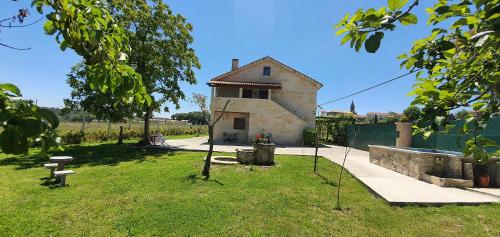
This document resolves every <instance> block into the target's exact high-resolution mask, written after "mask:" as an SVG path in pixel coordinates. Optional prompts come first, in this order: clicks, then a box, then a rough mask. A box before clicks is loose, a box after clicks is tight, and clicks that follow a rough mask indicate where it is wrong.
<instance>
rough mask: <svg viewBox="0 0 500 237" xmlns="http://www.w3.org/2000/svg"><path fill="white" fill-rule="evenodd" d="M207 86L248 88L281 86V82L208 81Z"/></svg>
mask: <svg viewBox="0 0 500 237" xmlns="http://www.w3.org/2000/svg"><path fill="white" fill-rule="evenodd" d="M207 84H208V85H209V86H219V87H223V86H226V87H233V86H234V87H236V86H242V87H249V88H269V89H270V88H281V83H263V82H234V81H209V82H208V83H207Z"/></svg>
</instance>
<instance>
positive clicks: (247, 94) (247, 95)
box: [243, 89, 252, 98]
mask: <svg viewBox="0 0 500 237" xmlns="http://www.w3.org/2000/svg"><path fill="white" fill-rule="evenodd" d="M243 98H252V89H243Z"/></svg>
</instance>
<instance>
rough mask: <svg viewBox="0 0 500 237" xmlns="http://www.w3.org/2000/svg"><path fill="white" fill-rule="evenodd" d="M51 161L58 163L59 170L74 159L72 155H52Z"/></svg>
mask: <svg viewBox="0 0 500 237" xmlns="http://www.w3.org/2000/svg"><path fill="white" fill-rule="evenodd" d="M49 160H50V162H54V163H57V170H58V171H61V170H64V165H65V164H66V163H69V162H71V161H72V160H73V157H71V156H52V157H50V158H49Z"/></svg>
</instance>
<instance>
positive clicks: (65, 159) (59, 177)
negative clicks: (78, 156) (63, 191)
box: [44, 156, 75, 186]
mask: <svg viewBox="0 0 500 237" xmlns="http://www.w3.org/2000/svg"><path fill="white" fill-rule="evenodd" d="M49 160H50V162H52V163H49V164H45V165H44V166H45V168H48V169H50V177H51V178H52V177H54V176H55V177H56V182H60V186H65V185H66V176H67V175H70V174H74V173H75V172H74V171H73V170H64V165H65V164H66V163H69V162H71V161H72V160H73V157H71V156H52V157H50V158H49ZM54 169H55V170H56V171H54Z"/></svg>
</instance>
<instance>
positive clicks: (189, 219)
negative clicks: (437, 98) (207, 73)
mask: <svg viewBox="0 0 500 237" xmlns="http://www.w3.org/2000/svg"><path fill="white" fill-rule="evenodd" d="M64 154H68V155H72V156H74V157H75V160H74V162H73V163H72V164H71V165H70V166H69V168H71V169H73V170H75V171H76V172H77V174H75V175H73V176H70V177H69V178H68V184H69V186H68V187H64V188H54V187H53V186H52V185H50V184H47V183H45V180H44V179H43V178H44V177H46V176H47V174H48V171H47V170H45V169H43V168H42V167H41V166H42V164H43V163H44V162H45V161H46V159H47V158H46V157H43V156H36V155H31V156H28V157H23V156H7V155H3V154H0V235H1V236H12V235H15V236H26V235H31V236H47V235H55V236H58V235H66V236H70V235H71V236H72V235H85V236H88V235H94V236H105V235H112V236H116V235H118V236H124V235H139V236H144V235H147V236H149V235H175V236H219V235H230V236H241V235H265V236H269V235H272V236H304V235H308V236H318V235H319V236H321V235H329V236H331V235H337V236H338V235H353V236H367V235H370V236H401V235H404V236H408V235H410V236H488V235H489V236H499V235H500V228H499V226H500V205H481V206H454V205H449V206H442V207H419V206H409V207H391V206H389V205H387V204H386V203H385V202H384V201H383V200H381V199H379V198H376V197H374V196H373V195H372V194H370V193H369V192H368V190H367V189H366V188H365V187H364V186H363V185H362V184H361V183H360V182H358V181H357V180H356V179H354V178H353V177H352V176H350V175H349V174H347V175H346V176H344V177H345V179H344V183H343V193H342V207H343V208H344V209H343V210H342V211H336V210H335V209H334V207H335V192H336V191H335V190H336V187H335V183H336V177H337V175H338V172H339V170H340V169H339V167H338V166H336V165H334V164H332V163H330V162H329V161H327V160H325V159H321V160H320V173H321V175H315V174H313V173H312V161H313V159H311V157H303V156H278V157H277V159H276V160H277V165H276V166H274V167H270V168H262V167H246V166H225V167H222V166H214V167H213V169H212V178H211V179H210V180H209V181H204V180H202V179H200V177H199V175H198V174H199V173H200V171H201V167H202V157H203V156H204V153H197V152H167V151H162V150H153V149H151V150H143V149H139V148H134V147H132V146H130V145H113V144H93V145H86V146H72V147H68V148H67V149H66V151H65V152H64ZM401 191H402V192H404V189H401Z"/></svg>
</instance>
